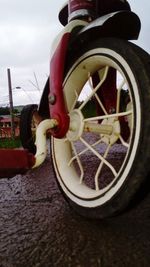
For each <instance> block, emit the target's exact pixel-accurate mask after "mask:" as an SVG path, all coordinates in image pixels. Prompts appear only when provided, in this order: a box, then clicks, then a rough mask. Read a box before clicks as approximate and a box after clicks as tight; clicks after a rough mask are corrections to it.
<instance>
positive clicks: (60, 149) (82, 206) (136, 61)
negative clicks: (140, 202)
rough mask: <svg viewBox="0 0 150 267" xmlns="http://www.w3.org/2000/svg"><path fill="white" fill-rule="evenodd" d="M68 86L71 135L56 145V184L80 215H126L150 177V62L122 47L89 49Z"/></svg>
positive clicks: (112, 42) (114, 42)
mask: <svg viewBox="0 0 150 267" xmlns="http://www.w3.org/2000/svg"><path fill="white" fill-rule="evenodd" d="M80 53H81V54H80V55H79V56H78V58H77V59H76V60H75V61H74V63H72V66H71V67H70V68H69V70H68V73H67V75H66V77H65V80H64V95H65V100H66V106H67V108H68V112H69V116H70V127H69V131H68V132H67V134H66V137H65V138H63V139H56V138H53V137H52V139H51V148H52V160H53V165H54V170H55V174H56V179H57V181H58V184H59V186H60V188H61V191H62V192H63V194H64V196H65V197H66V199H67V200H68V202H69V203H70V204H71V206H72V207H73V208H74V209H75V210H76V211H77V212H78V213H80V214H81V215H84V216H87V217H92V218H105V217H108V216H112V215H114V214H118V213H119V212H120V211H122V210H124V208H126V207H127V206H128V205H129V203H130V201H131V199H132V198H133V197H134V195H135V194H136V192H137V191H138V190H139V188H140V186H141V185H142V184H143V182H144V181H145V179H146V176H147V174H148V172H149V160H150V153H149V142H150V138H149V129H150V121H149V120H148V119H147V118H149V116H150V105H149V103H150V102H149V101H150V75H149V73H150V58H149V55H148V54H147V53H146V52H145V51H143V50H142V49H140V48H137V46H136V45H134V44H130V43H129V42H127V41H125V40H119V39H115V38H104V39H101V40H99V41H97V42H95V43H92V44H90V45H89V46H88V47H86V48H84V49H83V50H82V51H81V52H80Z"/></svg>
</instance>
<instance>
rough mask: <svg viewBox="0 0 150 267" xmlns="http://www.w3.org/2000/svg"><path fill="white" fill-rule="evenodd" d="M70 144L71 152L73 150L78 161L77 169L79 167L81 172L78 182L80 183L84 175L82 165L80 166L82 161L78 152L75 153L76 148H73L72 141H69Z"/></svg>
mask: <svg viewBox="0 0 150 267" xmlns="http://www.w3.org/2000/svg"><path fill="white" fill-rule="evenodd" d="M71 146H72V149H73V152H74V154H75V156H76V159H77V162H78V165H79V169H80V172H81V174H80V182H79V183H80V184H81V183H82V181H83V177H84V170H83V166H82V163H81V161H80V158H79V156H78V154H77V151H76V148H75V146H74V144H73V142H71Z"/></svg>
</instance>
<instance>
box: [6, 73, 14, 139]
mask: <svg viewBox="0 0 150 267" xmlns="http://www.w3.org/2000/svg"><path fill="white" fill-rule="evenodd" d="M7 76H8V90H9V106H10V119H11V138H14V136H15V131H14V114H13V97H12V85H11V73H10V69H7Z"/></svg>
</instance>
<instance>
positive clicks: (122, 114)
mask: <svg viewBox="0 0 150 267" xmlns="http://www.w3.org/2000/svg"><path fill="white" fill-rule="evenodd" d="M132 113H133V110H132V109H131V110H128V111H125V112H120V113H114V114H108V115H102V116H97V117H91V118H87V119H84V122H85V121H96V120H104V119H109V118H115V117H123V116H128V115H130V114H132Z"/></svg>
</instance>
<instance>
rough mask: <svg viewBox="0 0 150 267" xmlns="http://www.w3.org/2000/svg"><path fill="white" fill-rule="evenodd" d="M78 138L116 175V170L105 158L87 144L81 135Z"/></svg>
mask: <svg viewBox="0 0 150 267" xmlns="http://www.w3.org/2000/svg"><path fill="white" fill-rule="evenodd" d="M80 140H81V142H82V143H83V144H84V145H85V146H86V147H87V148H88V149H89V150H91V151H92V152H93V154H94V155H95V156H97V157H98V158H99V159H100V160H101V161H102V162H104V164H105V165H106V166H107V167H108V168H109V169H110V170H111V171H112V173H113V174H114V176H115V177H116V176H117V172H116V170H115V168H114V167H113V166H112V165H111V164H110V163H109V162H108V161H107V160H105V159H104V158H103V157H102V156H101V155H100V154H99V153H98V152H97V151H96V150H95V149H94V148H93V147H92V146H91V145H89V144H88V143H87V142H86V141H85V140H84V139H83V138H82V137H80Z"/></svg>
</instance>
